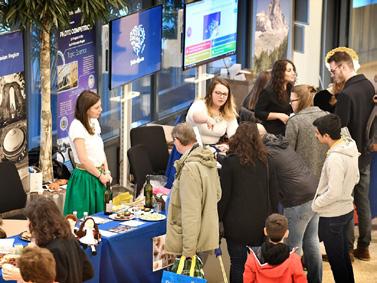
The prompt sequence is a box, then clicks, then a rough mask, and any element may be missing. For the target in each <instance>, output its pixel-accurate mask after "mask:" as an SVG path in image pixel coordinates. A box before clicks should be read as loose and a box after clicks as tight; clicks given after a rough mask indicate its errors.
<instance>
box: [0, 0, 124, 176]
mask: <svg viewBox="0 0 377 283" xmlns="http://www.w3.org/2000/svg"><path fill="white" fill-rule="evenodd" d="M126 3H127V0H53V1H52V0H7V1H5V0H0V21H1V23H2V25H3V26H8V27H19V28H21V29H23V30H28V29H30V27H31V25H35V26H36V27H37V28H39V29H40V31H41V32H40V46H41V48H40V74H41V99H42V103H41V133H40V155H39V164H40V167H41V169H42V172H43V180H44V181H50V180H52V179H53V170H52V168H53V167H52V116H51V69H50V57H51V48H50V35H51V33H52V32H56V31H58V30H61V29H64V28H66V27H68V26H69V20H70V13H72V12H73V11H76V10H77V9H80V10H81V13H82V21H83V22H86V23H89V24H93V25H94V24H95V23H96V21H99V20H104V21H106V20H107V19H108V16H109V15H110V11H112V10H115V11H117V10H119V9H122V8H125V7H126Z"/></svg>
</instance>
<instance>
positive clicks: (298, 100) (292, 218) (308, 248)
mask: <svg viewBox="0 0 377 283" xmlns="http://www.w3.org/2000/svg"><path fill="white" fill-rule="evenodd" d="M314 95H315V89H314V87H312V86H309V85H297V86H295V87H294V88H293V90H292V93H291V98H290V101H291V106H292V109H293V112H294V113H295V115H294V116H292V117H290V118H289V120H288V123H287V128H286V132H285V136H286V138H287V140H288V142H289V145H290V146H291V147H292V148H293V149H294V150H295V151H296V152H297V154H298V155H299V156H300V157H301V158H302V160H303V161H304V163H305V164H306V166H307V167H308V169H309V170H310V172H311V173H312V175H313V177H314V179H313V182H316V183H317V184H318V181H319V178H320V176H321V170H322V166H323V163H324V161H325V157H326V152H327V147H326V146H324V145H323V144H321V143H320V142H319V141H318V140H317V139H316V137H315V135H314V134H313V133H314V130H315V129H314V126H313V121H314V120H316V119H317V118H319V117H322V116H325V115H326V114H327V113H326V112H325V111H323V110H321V109H320V108H319V107H317V106H313V97H314ZM315 187H316V185H315ZM311 205H312V200H309V201H306V202H303V201H301V202H296V205H295V206H291V207H285V208H284V215H285V216H286V217H287V218H288V223H289V224H288V226H289V227H288V228H289V235H288V245H289V246H291V247H298V248H299V249H298V250H297V253H298V254H300V255H302V251H303V253H304V262H305V265H306V268H307V270H308V274H307V277H308V282H309V283H311V282H321V278H322V258H321V254H320V249H319V240H318V221H319V217H318V214H317V213H315V212H313V210H312V207H311Z"/></svg>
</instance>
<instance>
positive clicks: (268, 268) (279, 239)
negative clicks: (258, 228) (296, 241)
mask: <svg viewBox="0 0 377 283" xmlns="http://www.w3.org/2000/svg"><path fill="white" fill-rule="evenodd" d="M264 233H265V235H266V236H267V240H266V241H265V242H264V243H263V244H262V246H261V247H258V248H255V249H251V250H250V254H249V256H248V258H247V261H246V264H245V271H244V274H243V280H244V281H243V282H244V283H252V282H263V283H268V282H271V283H272V282H273V283H276V282H280V283H285V282H299V283H302V282H307V280H306V275H305V273H304V270H303V268H302V264H301V258H300V256H299V255H297V254H296V253H295V249H293V250H290V248H289V247H288V246H287V245H286V244H284V239H285V238H287V237H288V233H289V231H288V220H287V218H286V217H285V216H284V215H281V214H277V213H274V214H271V215H270V216H268V217H267V219H266V224H265V228H264Z"/></svg>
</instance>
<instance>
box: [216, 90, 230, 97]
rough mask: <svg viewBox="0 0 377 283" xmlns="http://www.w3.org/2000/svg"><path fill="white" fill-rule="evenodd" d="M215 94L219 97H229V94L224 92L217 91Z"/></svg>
mask: <svg viewBox="0 0 377 283" xmlns="http://www.w3.org/2000/svg"><path fill="white" fill-rule="evenodd" d="M214 93H215V94H216V95H218V96H223V97H228V95H229V94H228V93H226V92H222V91H219V90H215V91H214Z"/></svg>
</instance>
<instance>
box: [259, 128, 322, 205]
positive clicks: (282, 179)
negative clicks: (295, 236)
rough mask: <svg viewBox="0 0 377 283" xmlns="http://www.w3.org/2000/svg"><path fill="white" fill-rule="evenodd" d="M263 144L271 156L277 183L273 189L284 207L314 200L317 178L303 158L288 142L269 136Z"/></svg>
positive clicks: (272, 175)
mask: <svg viewBox="0 0 377 283" xmlns="http://www.w3.org/2000/svg"><path fill="white" fill-rule="evenodd" d="M313 134H314V133H313ZM263 142H264V144H265V145H266V146H267V149H268V153H269V154H270V159H271V163H270V164H271V166H270V176H271V180H273V181H277V182H276V183H274V184H272V187H273V188H274V189H276V190H277V191H278V193H279V196H280V201H281V203H282V205H283V206H284V207H285V208H287V207H292V206H297V205H301V204H304V203H305V202H308V201H310V200H313V198H314V195H315V192H316V190H317V181H316V178H315V177H314V176H313V174H312V173H311V172H310V170H309V169H308V167H307V166H306V164H305V162H304V160H302V158H301V156H300V155H298V154H297V152H295V151H294V150H293V148H292V147H290V146H289V144H288V140H287V139H286V138H285V137H282V136H274V135H271V134H267V135H266V136H265V137H264V139H263Z"/></svg>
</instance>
